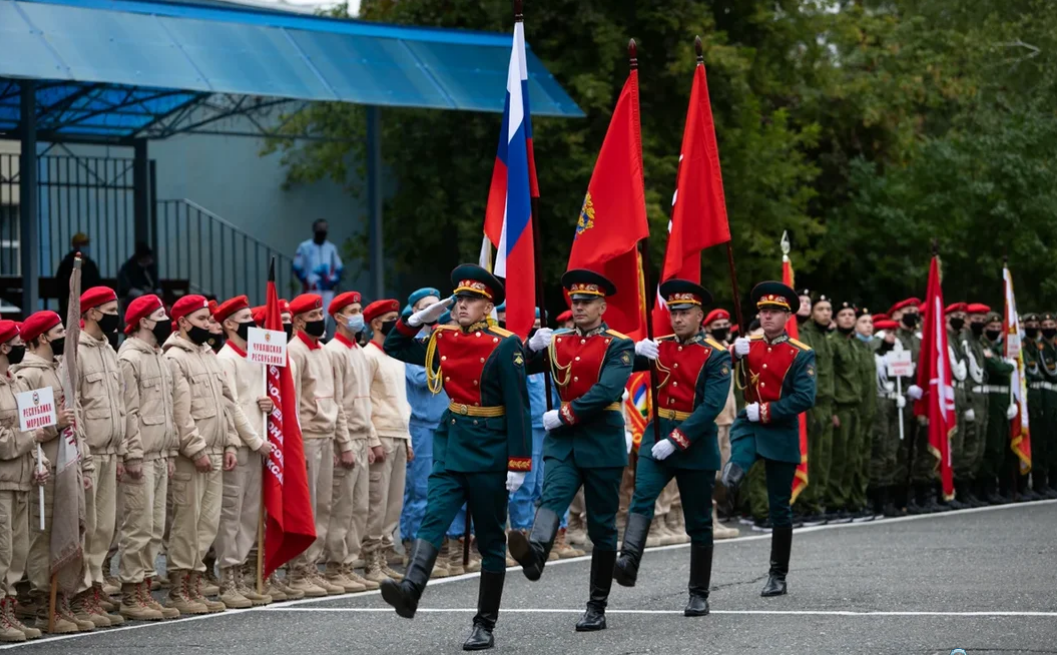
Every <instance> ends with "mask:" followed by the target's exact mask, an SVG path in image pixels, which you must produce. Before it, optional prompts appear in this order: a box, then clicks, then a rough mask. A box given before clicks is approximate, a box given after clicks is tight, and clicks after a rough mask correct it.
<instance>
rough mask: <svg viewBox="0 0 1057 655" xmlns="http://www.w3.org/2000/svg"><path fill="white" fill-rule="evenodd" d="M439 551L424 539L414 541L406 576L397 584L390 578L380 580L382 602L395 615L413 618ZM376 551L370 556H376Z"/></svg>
mask: <svg viewBox="0 0 1057 655" xmlns="http://www.w3.org/2000/svg"><path fill="white" fill-rule="evenodd" d="M439 552H440V551H438V550H437V548H436V547H434V546H433V544H432V543H430V542H428V541H426V540H425V539H415V541H414V542H413V543H412V544H411V555H410V557H409V558H408V562H407V575H405V576H404V578H403V580H400V581H399V582H397V581H396V580H393V579H392V578H388V577H387V578H385V579H384V580H382V582H381V585H382V600H384V601H385V602H387V603H389V604H390V605H392V606H393V608H394V609H395V610H396V613H397V614H398V615H400V616H402V617H404V618H405V619H412V618H414V617H415V611H416V610H418V600H419V599H420V598H422V592H423V591H424V590H425V589H426V582H427V581H428V580H429V575H430V573H432V572H433V565H434V564H435V563H436V562H437V555H438V554H439ZM377 555H378V553H377V551H376V552H374V553H372V554H371V556H372V557H374V556H377Z"/></svg>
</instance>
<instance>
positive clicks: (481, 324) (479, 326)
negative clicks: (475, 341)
mask: <svg viewBox="0 0 1057 655" xmlns="http://www.w3.org/2000/svg"><path fill="white" fill-rule="evenodd" d="M488 327H489V323H488V320H487V319H486V320H483V321H477V322H476V323H474V324H473V325H471V326H470V327H465V328H462V331H463V334H469V333H470V332H476V331H478V330H487V329H488Z"/></svg>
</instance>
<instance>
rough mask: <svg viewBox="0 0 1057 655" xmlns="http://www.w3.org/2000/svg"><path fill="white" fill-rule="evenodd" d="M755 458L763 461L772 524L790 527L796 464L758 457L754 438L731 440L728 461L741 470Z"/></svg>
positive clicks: (750, 466) (748, 468) (748, 465)
mask: <svg viewBox="0 0 1057 655" xmlns="http://www.w3.org/2000/svg"><path fill="white" fill-rule="evenodd" d="M739 420H740V419H739ZM757 460H760V461H762V462H763V470H764V477H765V478H766V483H767V505H768V509H769V513H770V517H771V523H772V525H773V526H774V527H776V528H784V527H791V526H792V525H793V511H792V509H791V508H790V500H791V498H792V496H793V478H795V477H796V464H792V463H789V462H778V461H775V460H773V459H766V458H763V457H760V456H759V455H757V453H756V439H755V438H743V439H738V440H737V441H733V442H731V444H730V461H732V462H734V463H735V464H737V465H738V466H739V467H741V470H743V471H749V470H752V466H753V464H755V463H756V461H757ZM809 488H810V487H809Z"/></svg>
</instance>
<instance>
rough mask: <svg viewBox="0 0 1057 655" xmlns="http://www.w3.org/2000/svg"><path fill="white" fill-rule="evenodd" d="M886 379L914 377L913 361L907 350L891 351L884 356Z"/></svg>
mask: <svg viewBox="0 0 1057 655" xmlns="http://www.w3.org/2000/svg"><path fill="white" fill-rule="evenodd" d="M885 361H887V362H888V377H890V378H909V377H911V376H913V375H914V360H913V358H912V357H911V355H910V351H909V350H893V351H891V352H889V353H888V354H887V355H885Z"/></svg>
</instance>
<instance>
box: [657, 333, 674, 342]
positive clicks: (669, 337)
mask: <svg viewBox="0 0 1057 655" xmlns="http://www.w3.org/2000/svg"><path fill="white" fill-rule="evenodd" d="M675 338H676V336H675V335H674V334H666V335H664V336H663V337H657V338H656V339H654V341H672V340H673V339H675Z"/></svg>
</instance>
